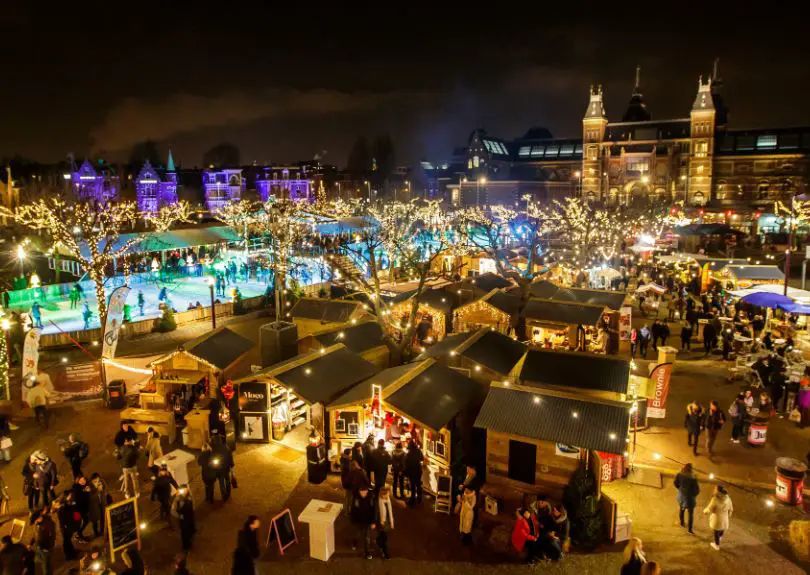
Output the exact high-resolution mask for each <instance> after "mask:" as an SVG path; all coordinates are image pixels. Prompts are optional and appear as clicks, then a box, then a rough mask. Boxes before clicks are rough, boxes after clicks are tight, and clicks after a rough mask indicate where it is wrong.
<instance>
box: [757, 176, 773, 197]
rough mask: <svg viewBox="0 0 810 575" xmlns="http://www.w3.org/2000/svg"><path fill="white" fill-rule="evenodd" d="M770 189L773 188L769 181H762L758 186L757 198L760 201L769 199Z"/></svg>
mask: <svg viewBox="0 0 810 575" xmlns="http://www.w3.org/2000/svg"><path fill="white" fill-rule="evenodd" d="M770 187H771V186H770V184H768V181H767V180H762V181H761V182H760V183H759V185H758V186H757V198H758V199H760V200H764V199H766V198H767V197H768V190H769V189H770Z"/></svg>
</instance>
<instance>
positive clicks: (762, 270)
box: [722, 265, 785, 281]
mask: <svg viewBox="0 0 810 575" xmlns="http://www.w3.org/2000/svg"><path fill="white" fill-rule="evenodd" d="M722 271H723V273H724V274H728V275H731V276H733V277H734V278H735V279H738V280H753V281H756V280H768V281H771V280H779V281H784V279H785V274H783V273H782V270H780V269H779V268H778V267H776V266H762V265H727V266H726V267H724V268H723V270H722Z"/></svg>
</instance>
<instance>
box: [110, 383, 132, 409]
mask: <svg viewBox="0 0 810 575" xmlns="http://www.w3.org/2000/svg"><path fill="white" fill-rule="evenodd" d="M126 406H127V384H126V382H125V381H124V380H123V379H116V380H114V381H111V382H110V383H108V384H107V407H109V408H110V409H124V408H125V407H126Z"/></svg>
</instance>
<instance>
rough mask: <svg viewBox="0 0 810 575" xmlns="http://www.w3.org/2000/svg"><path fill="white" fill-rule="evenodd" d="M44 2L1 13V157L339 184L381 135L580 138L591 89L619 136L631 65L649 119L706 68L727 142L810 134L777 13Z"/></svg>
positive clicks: (432, 147)
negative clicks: (98, 159) (142, 149)
mask: <svg viewBox="0 0 810 575" xmlns="http://www.w3.org/2000/svg"><path fill="white" fill-rule="evenodd" d="M51 4H52V3H50V2H48V3H42V2H36V3H35V2H30V1H28V2H17V1H16V0H14V1H12V2H8V1H6V2H3V5H2V10H0V38H2V48H0V54H2V56H0V62H3V63H4V65H3V70H2V73H0V157H1V156H7V155H11V154H21V155H23V156H26V157H30V158H33V159H37V160H42V161H55V160H59V159H62V158H64V156H65V154H67V153H68V152H73V153H74V154H75V155H76V156H77V157H83V156H85V155H89V154H94V155H96V154H103V155H104V157H106V158H109V159H114V160H116V159H126V158H127V157H128V155H129V151H130V149H131V147H132V145H133V144H134V143H136V142H138V141H141V140H144V139H154V140H156V141H158V142H159V144H160V147H161V150H163V151H164V152H165V150H166V148H167V147H168V146H171V148H172V149H173V150H174V153H175V158H176V159H177V160H178V162H180V163H182V164H183V165H184V166H186V167H192V166H195V165H199V164H200V161H201V156H202V153H203V152H204V151H205V150H206V149H208V148H209V147H211V146H212V145H214V144H217V143H219V142H222V141H230V142H233V143H235V144H237V145H238V146H239V147H240V149H241V152H242V154H241V155H242V161H243V163H248V162H251V161H254V160H256V161H259V162H284V161H293V160H303V159H309V158H312V157H314V156H315V155H316V154H321V155H322V156H323V159H324V161H326V162H328V163H334V164H337V165H341V166H342V165H344V164H345V161H346V156H347V153H348V149H349V148H350V146H351V144H352V142H353V141H354V140H355V138H356V137H357V136H358V135H360V134H365V135H368V136H369V137H374V136H375V135H377V134H380V133H385V132H388V133H390V134H391V136H392V138H393V139H394V142H395V147H396V154H397V162H398V163H402V164H404V163H409V162H414V161H416V160H419V159H422V158H428V159H434V160H438V159H443V158H447V157H448V156H449V154H450V152H451V150H452V148H453V146H456V145H463V144H464V143H465V142H466V138H467V136H468V135H469V133H470V131H471V130H472V129H474V128H476V127H483V128H485V129H487V130H488V131H489V132H490V133H491V134H493V135H497V136H501V137H504V138H512V137H515V136H518V135H521V134H523V133H524V132H525V131H526V129H527V128H529V127H530V126H533V125H534V126H546V127H548V128H549V129H551V131H552V132H553V133H554V135H556V136H560V137H563V136H578V135H579V133H580V127H581V124H580V120H581V116H582V113H583V110H584V109H585V105H586V102H587V90H588V86H589V84H591V83H601V84H603V85H604V89H605V96H606V108H607V112H608V116H609V117H610V118H611V119H612V120H618V119H619V117H620V116H621V113H622V112H623V110H624V107H625V104H626V102H627V99H628V98H629V96H630V92H631V90H632V83H633V75H634V68H635V65H636V63H639V64H640V65H641V66H642V70H643V71H642V87H643V92H644V94H645V97H646V100H647V103H648V106H649V109H650V111H651V112H652V114H653V118H661V119H663V118H670V117H686V116H688V112H689V107H690V105H691V102H692V100H693V98H694V94H695V90H696V87H697V76H698V74H701V73H703V74H707V73H709V72H710V70H711V65H712V60H713V59H714V57H715V56H719V57H720V61H721V65H720V68H721V75H722V76H723V78H724V80H725V85H726V100H727V102H728V104H729V107H730V110H731V119H730V123H731V125H732V126H733V127H737V128H744V127H763V126H796V125H808V124H810V106H808V103H807V102H808V90H810V67H808V66H807V57H808V51H809V50H808V47H807V46H808V42H807V40H806V30H805V29H804V28H805V23H804V21H803V20H802V19H801V18H799V17H797V15H796V14H795V13H791V11H790V10H787V9H786V11H785V13H784V14H776V15H773V16H768V15H763V14H762V11H757V13H756V14H748V13H747V12H746V11H745V8H744V6H745V5H744V4H743V3H739V2H738V3H734V4H729V7H728V8H723V7H720V8H717V7H716V8H714V10H716V12H712V11H710V10H709V9H708V8H707V6H717V4H718V3H709V2H700V3H694V4H693V6H694V8H693V9H690V8H688V6H689V5H690V4H689V3H680V4H679V6H680V8H679V10H678V11H677V12H672V13H670V14H666V15H665V14H663V13H658V12H657V11H656V14H654V15H650V14H649V12H648V11H649V9H650V8H657V6H656V4H657V5H663V3H653V4H652V5H650V4H644V5H642V4H638V3H621V4H617V3H609V2H608V3H606V2H600V3H597V4H593V5H592V6H591V7H589V8H587V9H584V10H583V9H582V8H581V6H582V5H581V4H580V3H572V4H575V5H576V6H577V8H579V9H580V10H581V11H578V12H575V11H573V10H572V11H571V12H570V13H560V12H552V11H550V6H551V4H550V3H547V2H536V3H532V4H531V5H532V6H536V7H537V9H535V10H531V9H527V8H519V7H518V6H520V5H521V4H524V3H513V2H486V1H484V2H476V3H473V2H468V3H464V4H461V3H459V4H454V6H453V7H452V8H438V7H437V5H438V4H439V3H438V2H434V3H425V4H421V3H414V2H411V3H385V2H377V3H350V2H329V3H326V4H325V5H326V6H328V8H325V9H322V8H319V7H318V6H317V3H306V2H298V3H290V4H291V5H293V6H295V5H301V6H302V8H301V9H293V8H286V9H281V8H278V7H275V5H276V4H278V3H277V2H266V3H255V4H254V3H251V2H240V1H232V2H217V3H212V4H211V5H210V6H208V5H207V4H206V3H204V2H194V3H185V2H176V1H169V0H166V1H164V2H161V3H157V2H155V3H151V2H103V3H97V4H96V3H82V2H77V3H67V2H63V3H58V4H57V3H53V6H51ZM80 5H82V6H84V7H82V6H80ZM170 5H171V6H170ZM237 5H238V6H239V9H238V10H237V8H236V7H237ZM350 5H352V6H356V8H352V9H350V8H349V7H348V6H350ZM124 6H126V10H124V9H123V8H124ZM620 6H621V7H622V12H623V13H622V14H619V13H618V10H619V7H620ZM642 6H643V7H642ZM775 11H776V10H774V12H775ZM648 15H649V16H648ZM324 152H325V154H324Z"/></svg>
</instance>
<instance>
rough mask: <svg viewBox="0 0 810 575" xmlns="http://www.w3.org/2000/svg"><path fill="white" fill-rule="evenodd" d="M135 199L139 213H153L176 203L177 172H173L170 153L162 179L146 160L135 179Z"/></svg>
mask: <svg viewBox="0 0 810 575" xmlns="http://www.w3.org/2000/svg"><path fill="white" fill-rule="evenodd" d="M135 197H136V199H137V201H138V210H139V211H141V212H148V213H154V212H157V211H158V210H159V209H160V208H162V207H163V206H167V205H170V204H174V203H177V172H175V170H174V161H173V160H172V156H171V152H170V153H169V162H168V164H167V168H166V172H165V173H164V175H163V177H161V175H160V173H159V172H158V171H157V170H156V169H155V168H154V166H152V164H151V163H150V162H149V160H146V163H145V164H144V165H143V167H142V168H141V171H140V172H139V173H138V177H137V178H136V179H135Z"/></svg>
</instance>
